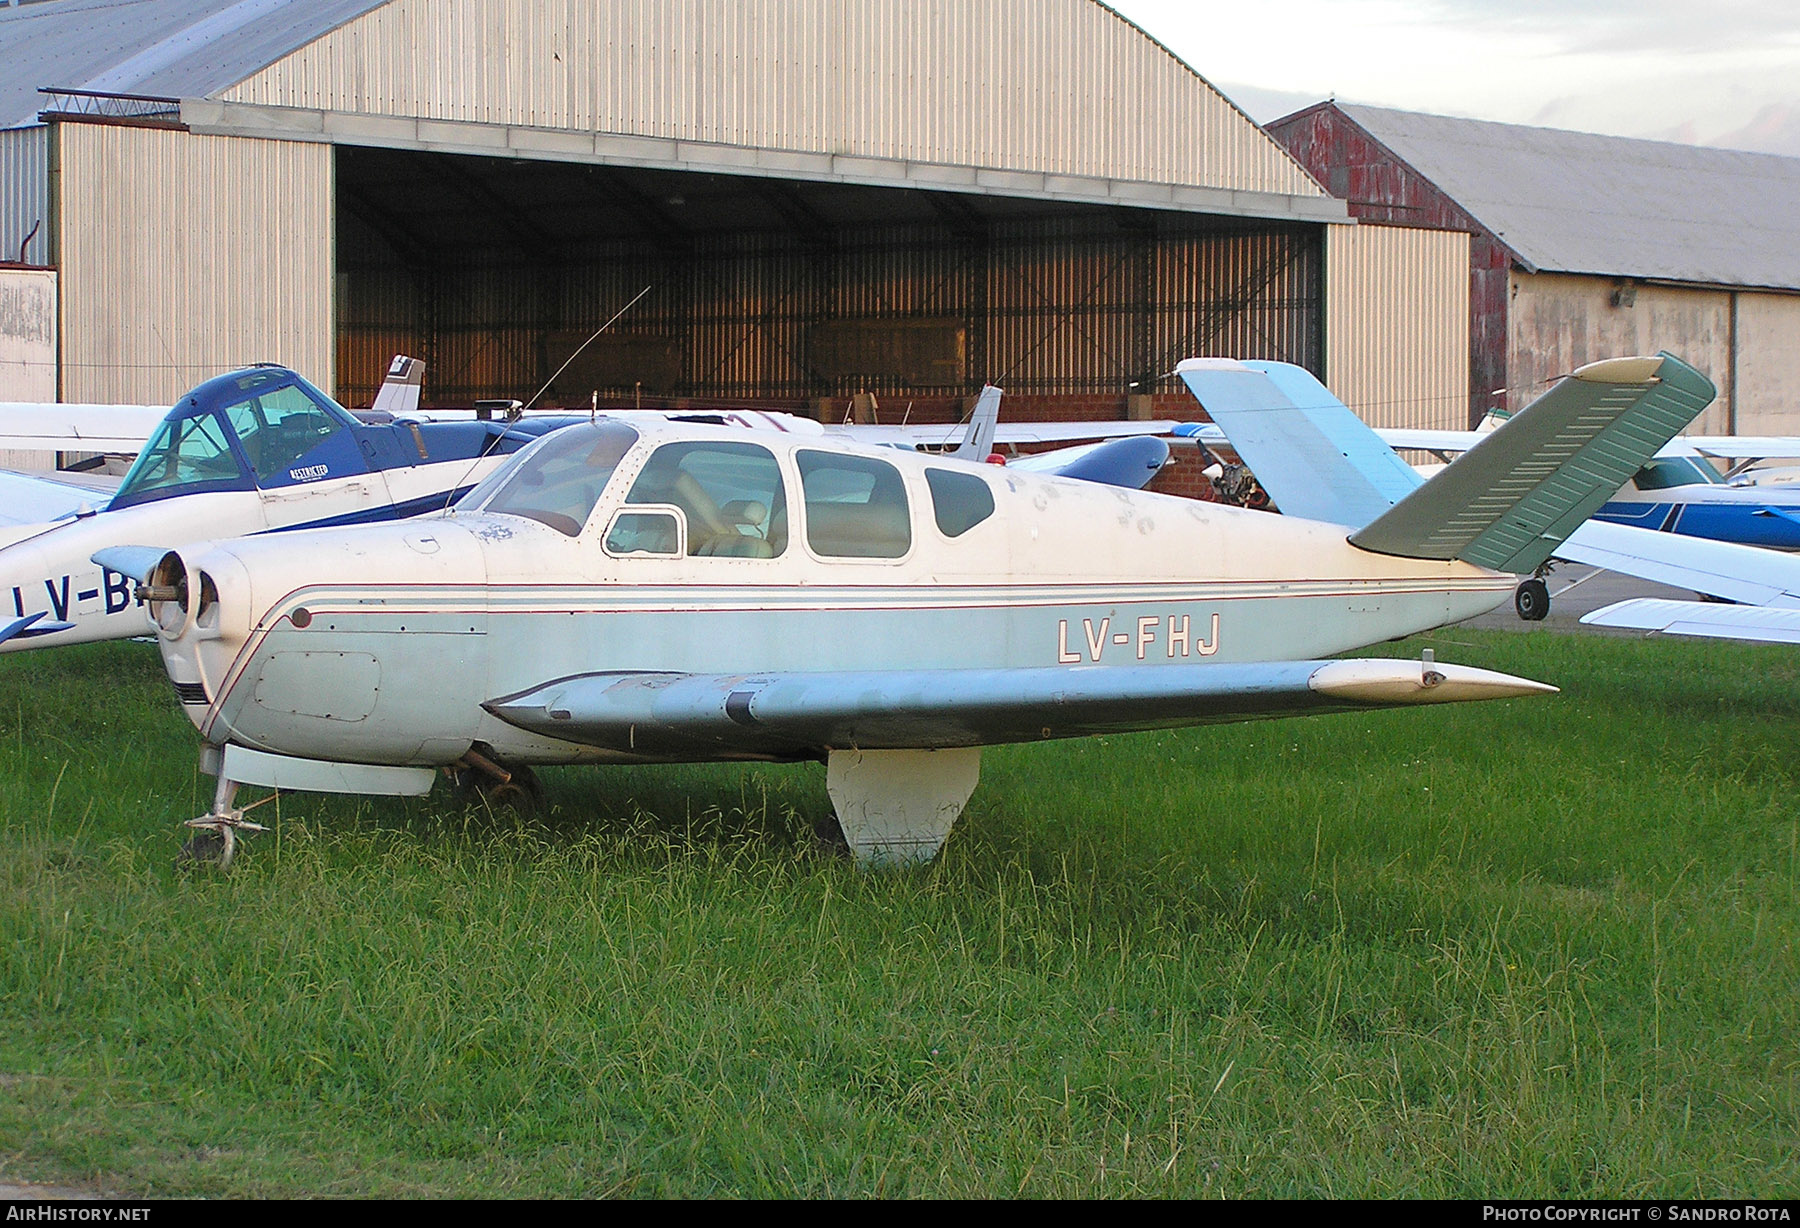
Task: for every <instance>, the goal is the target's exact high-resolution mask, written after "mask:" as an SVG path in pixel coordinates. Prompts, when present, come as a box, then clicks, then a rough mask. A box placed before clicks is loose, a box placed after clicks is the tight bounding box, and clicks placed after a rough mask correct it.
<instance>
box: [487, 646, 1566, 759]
mask: <svg viewBox="0 0 1800 1228" xmlns="http://www.w3.org/2000/svg"><path fill="white" fill-rule="evenodd" d="M1554 690H1555V688H1554V687H1549V686H1546V685H1544V684H1543V683H1538V682H1531V681H1529V680H1527V679H1523V678H1515V677H1512V676H1510V675H1507V674H1498V673H1493V672H1490V671H1487V670H1480V669H1473V668H1470V667H1467V666H1451V665H1437V664H1434V663H1430V662H1426V663H1421V662H1419V661H1394V660H1353V661H1281V662H1265V663H1247V664H1223V665H1194V666H1072V667H1036V668H1028V669H989V670H978V669H970V670H878V671H867V672H836V673H794V674H756V675H742V674H738V675H722V674H715V675H700V674H662V673H600V674H582V675H577V676H574V677H570V678H563V679H558V680H556V681H554V682H549V683H546V684H544V685H542V686H539V687H535V688H532V689H531V690H529V691H523V692H520V693H518V694H515V695H510V696H505V697H502V698H500V699H495V700H490V701H489V702H488V703H486V704H483V705H482V706H483V707H484V708H486V709H487V711H488V712H490V713H492V714H493V715H494V716H496V717H498V718H500V719H501V720H503V721H506V722H508V723H509V724H512V725H516V726H518V727H519V728H521V729H526V730H529V731H531V732H533V733H540V734H544V735H547V736H549V737H554V738H559V739H562V740H564V741H569V742H578V743H581V744H584V745H589V746H598V747H603V748H606V749H609V750H615V751H618V752H621V753H627V754H636V755H651V756H669V757H682V756H695V757H715V756H720V755H733V756H744V757H749V756H782V757H795V758H798V757H808V756H812V755H817V754H819V753H822V752H823V751H825V750H828V749H833V748H839V749H842V748H850V747H855V748H858V749H862V750H901V749H926V748H933V747H950V746H980V745H990V744H996V743H1004V742H1036V741H1041V740H1044V739H1047V738H1068V737H1082V736H1087V735H1091V734H1102V733H1117V732H1123V731H1127V730H1137V729H1159V728H1175V727H1179V726H1186V725H1201V724H1210V723H1213V722H1220V721H1237V720H1249V719H1256V718H1260V717H1276V716H1291V715H1297V714H1300V713H1306V712H1325V711H1343V710H1348V709H1355V708H1370V707H1390V706H1396V705H1411V704H1428V703H1448V702H1456V701H1461V700H1473V699H1501V698H1507V697H1511V696H1517V695H1529V694H1538V693H1542V692H1546V691H1554Z"/></svg>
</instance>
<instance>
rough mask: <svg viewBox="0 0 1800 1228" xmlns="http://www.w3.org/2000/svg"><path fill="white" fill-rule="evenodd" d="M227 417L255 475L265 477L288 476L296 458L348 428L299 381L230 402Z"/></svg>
mask: <svg viewBox="0 0 1800 1228" xmlns="http://www.w3.org/2000/svg"><path fill="white" fill-rule="evenodd" d="M225 419H226V421H228V422H230V423H231V429H232V430H233V431H235V432H236V433H237V437H238V443H239V445H240V446H242V448H243V449H244V455H245V456H246V457H248V458H249V461H250V466H251V468H253V469H254V470H256V476H257V477H258V478H261V479H263V480H265V481H266V480H268V479H270V478H276V477H281V476H285V475H286V474H287V470H288V469H289V467H290V466H292V465H293V464H294V462H296V461H298V460H299V459H300V458H301V457H303V456H305V455H306V454H307V453H308V452H311V451H313V449H315V448H317V447H318V446H319V445H320V444H321V443H323V442H325V440H326V439H328V438H330V437H331V436H332V435H333V434H335V433H336V432H338V431H341V430H344V429H346V428H345V426H344V424H343V423H341V422H339V421H337V420H336V419H334V418H332V417H331V416H330V415H329V414H327V413H326V412H325V411H324V410H323V409H321V408H320V407H319V405H318V403H317V402H315V401H314V400H313V399H312V398H311V397H309V396H307V395H306V392H305V391H304V390H303V389H301V388H300V387H299V386H298V385H297V384H288V385H286V386H285V387H281V388H277V389H274V390H273V391H271V392H263V393H258V394H256V395H253V396H250V397H246V398H245V399H244V400H242V401H239V402H237V403H236V404H234V405H228V406H226V407H225Z"/></svg>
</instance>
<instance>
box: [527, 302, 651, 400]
mask: <svg viewBox="0 0 1800 1228" xmlns="http://www.w3.org/2000/svg"><path fill="white" fill-rule="evenodd" d="M648 293H650V287H649V286H645V287H644V288H643V289H642V290H639V291H638V292H637V294H636V295H635V296H633V298H632V300H631V301H630V302H629V303H626V304H625V305H624V306H623V307H621V308H619V309H618V310H617V311H615V312H613V318H612V319H610V320H608V321H607V322H606V323H604V324H602V325H601V326H600V327H599V328H596V329H595V330H594V333H593V336H591V337H589V338H588V339H587V340H586V341H583V342H582V343H581V344H580V345H578V346H576V347H575V352H574V353H573V354H570V355H569V356H568V357H567V358H565V359H563V365H562V366H560V367H558V368H557V369H556V374H555V375H552V376H551V377H550V378H549V379H547V380H545V381H544V386H543V387H542V388H539V389H538V390H537V396H534V397H532V398H531V399H530V400H529V401H527V402H525V408H526V409H530V408H531V407H532V406H533V405H536V404H537V399H538V397H541V396H543V395H544V394H545V393H546V392H549V391H550V385H551V384H554V383H555V382H556V377H557V376H558V375H561V374H562V373H563V372H564V371H567V370H568V369H569V364H570V363H572V362H574V361H575V360H576V359H577V358H578V357H580V355H581V351H583V350H585V349H587V348H588V346H590V345H592V344H594V342H595V340H596V339H598V338H599V336H600V334H601V333H603V332H605V331H606V330H607V329H609V328H611V327H612V326H613V325H615V324H617V323H618V322H619V317H620V316H622V315H624V314H625V313H626V312H628V311H630V310H631V309H632V308H633V307H636V306H637V302H638V299H641V298H643V297H644V296H645V295H646V294H648Z"/></svg>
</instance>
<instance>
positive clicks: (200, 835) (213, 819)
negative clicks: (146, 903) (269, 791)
mask: <svg viewBox="0 0 1800 1228" xmlns="http://www.w3.org/2000/svg"><path fill="white" fill-rule="evenodd" d="M237 790H238V784H237V781H235V780H227V779H225V777H224V776H223V775H221V776H220V777H219V787H218V789H217V790H216V791H215V792H214V793H213V805H212V810H211V811H210V812H208V813H206V814H203V815H201V816H200V817H199V818H197V819H189V820H188V821H187V824H186V825H187V826H188V827H193V828H197V829H198V832H197V834H196V835H195V836H194V837H193V838H192V839H190V840H189V841H188V842H187V843H186V844H184V845H182V846H181V855H180V857H179V858H178V859H177V863H178V864H184V863H189V862H215V863H217V865H218V867H219V869H221V870H229V869H230V868H231V859H232V857H233V856H234V855H235V854H236V853H237V836H238V833H239V832H253V831H268V830H269V829H268V828H266V827H264V826H263V825H262V824H261V823H252V822H251V821H250V820H249V819H246V818H245V817H244V812H243V811H242V810H240V809H236V808H234V807H233V806H232V804H231V803H232V802H233V801H234V800H235V799H236V797H237ZM263 800H264V801H267V800H268V799H267V798H265V799H263ZM256 805H257V806H260V805H262V802H257V803H256ZM252 808H254V807H252Z"/></svg>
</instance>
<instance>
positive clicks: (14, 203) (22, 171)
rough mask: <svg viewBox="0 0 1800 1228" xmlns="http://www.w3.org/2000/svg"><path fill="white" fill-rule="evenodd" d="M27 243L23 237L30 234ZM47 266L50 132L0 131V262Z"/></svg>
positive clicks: (37, 130) (39, 130)
mask: <svg viewBox="0 0 1800 1228" xmlns="http://www.w3.org/2000/svg"><path fill="white" fill-rule="evenodd" d="M33 227H36V228H37V233H36V234H35V235H34V236H32V239H31V241H30V242H29V243H26V242H25V237H26V236H27V235H30V234H31V233H32V228H33ZM21 245H22V246H23V250H24V257H23V259H24V260H25V262H26V263H27V264H49V263H50V129H49V128H47V127H42V126H39V127H35V128H8V129H5V130H0V260H18V259H20V255H19V253H20V250H21Z"/></svg>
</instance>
